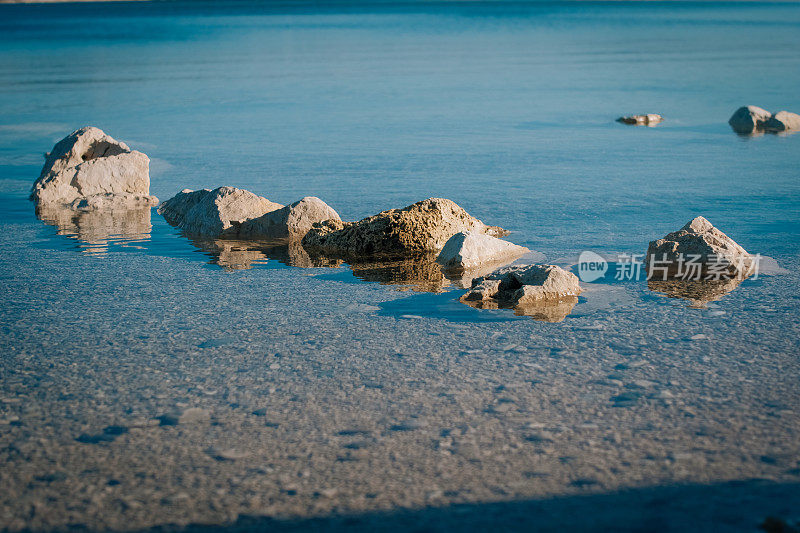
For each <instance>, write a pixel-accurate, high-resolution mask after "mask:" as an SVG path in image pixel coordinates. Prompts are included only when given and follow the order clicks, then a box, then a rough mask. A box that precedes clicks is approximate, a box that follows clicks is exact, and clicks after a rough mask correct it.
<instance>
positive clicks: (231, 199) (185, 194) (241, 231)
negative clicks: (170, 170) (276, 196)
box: [158, 187, 339, 240]
mask: <svg viewBox="0 0 800 533" xmlns="http://www.w3.org/2000/svg"><path fill="white" fill-rule="evenodd" d="M158 212H159V213H160V214H161V215H162V216H163V217H164V218H165V219H166V221H167V222H169V223H170V224H172V225H173V226H178V227H179V228H181V229H182V230H184V231H185V232H186V233H187V234H190V235H195V236H201V237H209V238H230V239H264V240H270V239H287V238H289V239H295V240H299V239H302V238H303V236H304V235H305V234H306V232H307V231H308V229H309V228H310V227H311V226H312V225H313V224H315V223H319V222H324V221H326V220H328V219H333V220H335V221H338V220H339V215H338V214H337V213H336V211H334V210H333V209H332V208H331V207H330V206H328V204H326V203H325V202H323V201H322V200H320V199H319V198H315V197H313V196H307V197H306V198H303V199H302V200H300V201H298V202H295V203H293V204H291V205H287V206H285V207H284V206H282V205H280V204H276V203H275V202H271V201H269V200H267V199H266V198H263V197H261V196H258V195H257V194H254V193H252V192H250V191H246V190H244V189H237V188H235V187H219V188H217V189H214V190H209V189H203V190H200V191H192V190H191V189H184V190H182V191H181V192H179V193H178V194H176V195H175V196H174V197H172V198H170V199H169V200H167V201H166V202H164V203H163V204H161V206H159V208H158Z"/></svg>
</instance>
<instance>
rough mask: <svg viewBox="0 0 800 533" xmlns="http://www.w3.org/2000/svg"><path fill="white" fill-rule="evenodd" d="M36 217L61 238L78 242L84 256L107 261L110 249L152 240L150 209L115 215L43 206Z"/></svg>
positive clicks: (135, 245) (121, 211) (108, 212)
mask: <svg viewBox="0 0 800 533" xmlns="http://www.w3.org/2000/svg"><path fill="white" fill-rule="evenodd" d="M36 216H37V217H38V218H39V220H41V221H42V222H44V223H45V224H48V225H51V226H55V227H56V228H58V234H59V235H64V236H66V237H70V238H73V239H76V240H77V241H78V242H79V248H80V250H81V252H84V253H87V254H91V255H97V256H100V257H103V256H105V255H107V253H108V249H109V246H110V245H112V244H114V245H117V246H124V247H140V246H139V245H137V243H141V242H143V241H148V240H150V231H151V230H152V228H153V226H152V225H151V224H150V208H149V207H145V208H141V209H124V210H114V211H101V210H97V211H77V210H74V209H71V208H69V207H65V206H61V205H39V207H38V208H37V209H36Z"/></svg>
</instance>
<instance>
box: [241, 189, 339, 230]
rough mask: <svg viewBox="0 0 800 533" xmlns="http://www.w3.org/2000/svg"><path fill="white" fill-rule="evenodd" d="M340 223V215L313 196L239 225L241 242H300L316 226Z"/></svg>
mask: <svg viewBox="0 0 800 533" xmlns="http://www.w3.org/2000/svg"><path fill="white" fill-rule="evenodd" d="M326 220H332V221H334V222H341V219H340V218H339V213H337V212H336V211H334V209H333V208H332V207H331V206H329V205H328V204H326V203H325V202H323V201H322V200H320V199H319V198H317V197H315V196H306V197H305V198H303V199H301V200H299V201H297V202H295V203H293V204H290V205H287V206H286V207H282V208H281V209H277V210H275V211H271V212H269V213H266V214H264V215H262V216H260V217H258V218H254V219H250V220H247V221H245V222H243V223H242V225H241V227H240V228H239V237H240V238H249V237H256V238H272V239H293V240H299V239H302V238H303V237H304V236H305V234H306V233H308V231H309V230H310V229H311V226H313V225H314V224H316V223H320V222H324V221H326Z"/></svg>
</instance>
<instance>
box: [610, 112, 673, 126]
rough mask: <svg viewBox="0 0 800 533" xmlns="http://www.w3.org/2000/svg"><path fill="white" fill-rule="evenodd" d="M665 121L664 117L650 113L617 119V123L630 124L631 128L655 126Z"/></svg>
mask: <svg viewBox="0 0 800 533" xmlns="http://www.w3.org/2000/svg"><path fill="white" fill-rule="evenodd" d="M663 121H664V117H662V116H661V115H657V114H655V113H648V114H647V115H629V116H626V117H619V118H618V119H617V122H622V123H623V124H630V125H631V126H655V125H656V124H659V123H660V122H663Z"/></svg>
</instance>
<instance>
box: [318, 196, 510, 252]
mask: <svg viewBox="0 0 800 533" xmlns="http://www.w3.org/2000/svg"><path fill="white" fill-rule="evenodd" d="M460 231H472V232H476V233H483V234H487V235H492V236H502V235H505V234H506V231H505V230H503V229H502V228H498V227H496V226H487V225H485V224H484V223H483V222H481V221H480V220H478V219H477V218H475V217H472V216H470V214H469V213H467V212H466V211H465V210H464V209H462V208H461V207H459V206H458V205H457V204H456V203H455V202H453V201H452V200H446V199H443V198H428V199H427V200H423V201H421V202H417V203H415V204H412V205H410V206H408V207H405V208H403V209H390V210H388V211H383V212H381V213H378V214H377V215H373V216H371V217H368V218H365V219H362V220H360V221H358V222H341V221H337V220H329V221H327V222H323V223H321V224H315V225H314V226H313V227H312V228H311V230H310V231H309V232H308V233H307V234H306V236H305V237H304V239H303V245H305V246H308V247H311V248H320V249H327V250H335V251H338V252H341V253H348V254H389V255H393V254H405V253H408V252H430V251H438V250H441V249H442V247H443V246H444V245H445V243H446V242H447V240H448V239H449V238H450V237H452V236H453V235H455V234H456V233H458V232H460Z"/></svg>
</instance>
